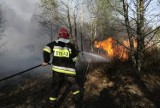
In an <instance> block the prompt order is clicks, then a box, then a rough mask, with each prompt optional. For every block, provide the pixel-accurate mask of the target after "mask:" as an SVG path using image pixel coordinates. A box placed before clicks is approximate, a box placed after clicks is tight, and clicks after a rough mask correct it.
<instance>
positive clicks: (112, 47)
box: [94, 37, 129, 60]
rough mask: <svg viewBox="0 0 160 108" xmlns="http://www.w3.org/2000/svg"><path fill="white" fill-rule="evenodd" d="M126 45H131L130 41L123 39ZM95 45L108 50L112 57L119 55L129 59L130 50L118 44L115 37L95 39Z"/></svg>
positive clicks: (121, 57)
mask: <svg viewBox="0 0 160 108" xmlns="http://www.w3.org/2000/svg"><path fill="white" fill-rule="evenodd" d="M122 44H123V45H125V46H126V47H129V42H128V41H123V43H122ZM94 47H96V48H99V49H103V50H104V51H105V52H106V55H107V56H109V57H110V58H113V57H118V58H120V59H122V60H127V59H128V51H127V49H126V48H125V47H124V46H122V45H120V44H118V43H117V42H116V41H115V40H114V39H113V38H111V37H109V38H107V39H106V40H103V41H100V42H97V41H95V43H94Z"/></svg>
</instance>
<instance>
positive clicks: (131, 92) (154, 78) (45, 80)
mask: <svg viewBox="0 0 160 108" xmlns="http://www.w3.org/2000/svg"><path fill="white" fill-rule="evenodd" d="M104 68H105V67H103V66H97V67H94V68H90V69H88V73H87V75H86V77H85V80H83V81H85V82H84V84H81V85H82V86H84V96H83V101H82V105H83V107H84V108H160V104H159V103H160V75H159V74H156V73H142V74H135V73H131V72H121V71H117V72H115V73H110V72H108V71H107V70H105V69H104ZM112 71H113V70H112ZM79 80H80V78H79ZM83 81H82V82H83ZM50 82H51V74H50V73H45V74H40V75H34V76H33V75H30V74H25V75H23V77H20V78H19V80H18V81H17V78H13V79H9V80H7V81H4V82H0V107H1V108H48V104H47V101H48V97H49V92H50ZM79 82H81V81H79ZM69 97H70V94H68V93H67V96H66V97H65V98H64V99H63V98H62V99H61V101H62V102H61V103H60V104H61V108H66V106H70V107H68V108H72V107H71V106H73V102H72V101H71V99H70V98H69ZM64 106H65V107H64ZM73 108H74V107H73Z"/></svg>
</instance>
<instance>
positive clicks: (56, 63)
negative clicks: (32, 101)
mask: <svg viewBox="0 0 160 108" xmlns="http://www.w3.org/2000/svg"><path fill="white" fill-rule="evenodd" d="M51 54H52V55H53V57H52V71H53V76H52V83H51V96H50V97H49V101H50V103H51V106H52V107H55V106H56V104H57V102H58V100H57V97H58V94H59V91H60V90H61V89H62V88H63V87H62V86H63V85H62V84H63V82H67V83H68V84H69V87H71V91H72V94H73V97H74V98H73V99H74V102H75V103H77V102H76V101H78V98H79V94H80V90H79V85H78V83H77V82H76V69H75V62H76V61H77V59H78V57H77V56H78V51H77V50H76V48H75V47H74V45H73V44H71V43H70V42H69V33H68V31H67V29H66V28H60V30H59V32H58V39H57V40H55V41H53V42H51V43H49V44H47V45H46V46H45V47H44V49H43V58H44V61H43V63H42V66H47V65H48V64H49V61H50V55H51Z"/></svg>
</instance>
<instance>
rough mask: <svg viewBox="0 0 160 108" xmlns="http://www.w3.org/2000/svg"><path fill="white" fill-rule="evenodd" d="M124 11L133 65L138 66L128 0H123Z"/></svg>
mask: <svg viewBox="0 0 160 108" xmlns="http://www.w3.org/2000/svg"><path fill="white" fill-rule="evenodd" d="M123 11H124V18H125V26H126V30H127V34H128V39H129V43H130V56H131V60H132V63H133V67H134V68H135V67H136V58H135V48H134V39H133V36H132V35H133V33H132V30H131V28H130V23H129V18H128V14H129V13H128V4H127V0H123Z"/></svg>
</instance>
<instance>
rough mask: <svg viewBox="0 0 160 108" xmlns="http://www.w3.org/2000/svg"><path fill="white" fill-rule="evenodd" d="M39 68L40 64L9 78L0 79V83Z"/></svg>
mask: <svg viewBox="0 0 160 108" xmlns="http://www.w3.org/2000/svg"><path fill="white" fill-rule="evenodd" d="M40 66H42V64H39V65H37V66H34V67H32V68H29V69H26V70H24V71H21V72H18V73H16V74H13V75H11V76H8V77H5V78H2V79H0V82H1V81H4V80H7V79H10V78H12V77H15V76H17V75H20V74H23V73H25V72H28V71H30V70H33V69H35V68H38V67H40Z"/></svg>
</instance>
